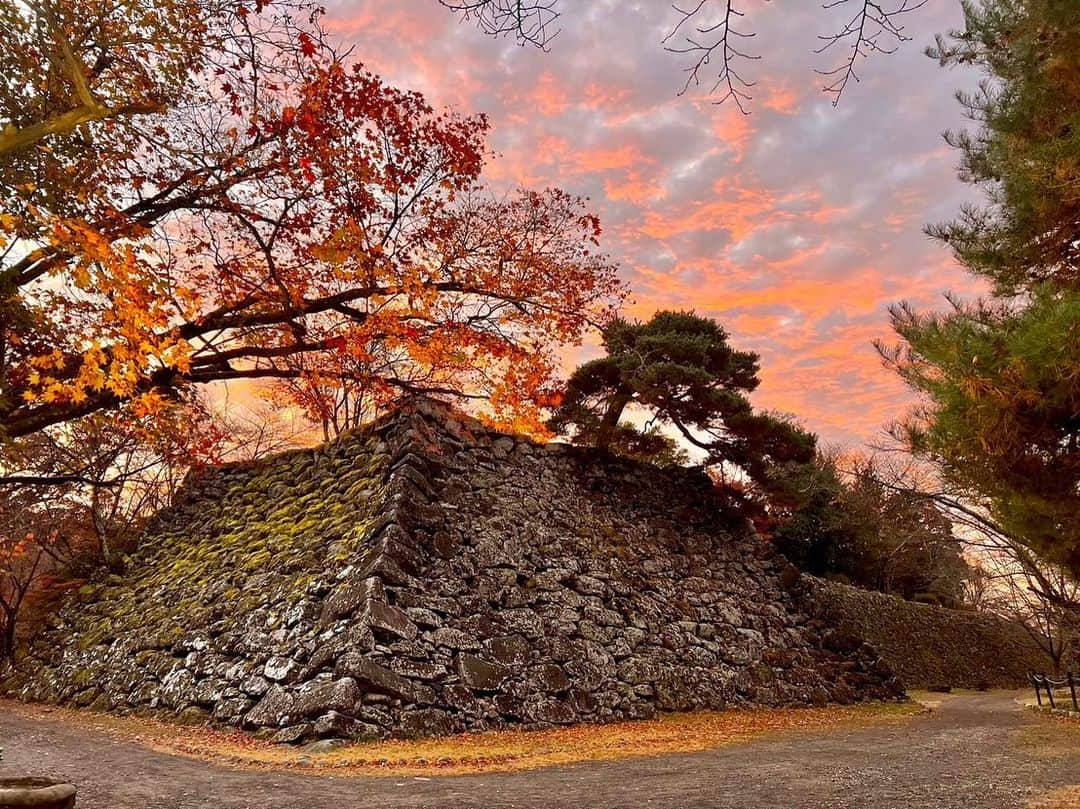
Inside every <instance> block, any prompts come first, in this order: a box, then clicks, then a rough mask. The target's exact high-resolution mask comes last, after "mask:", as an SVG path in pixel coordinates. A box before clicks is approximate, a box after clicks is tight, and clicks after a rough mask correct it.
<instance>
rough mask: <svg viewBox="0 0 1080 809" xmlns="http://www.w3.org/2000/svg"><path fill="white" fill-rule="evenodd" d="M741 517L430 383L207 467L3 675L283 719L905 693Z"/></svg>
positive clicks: (64, 697) (697, 479)
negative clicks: (297, 441) (240, 459)
mask: <svg viewBox="0 0 1080 809" xmlns="http://www.w3.org/2000/svg"><path fill="white" fill-rule="evenodd" d="M729 514H730V511H729V510H728V509H726V507H725V504H724V503H723V502H722V501H721V500H718V495H717V493H716V491H715V489H714V488H713V487H712V486H711V484H710V482H709V481H708V479H707V478H706V476H705V475H704V474H703V473H702V472H701V471H700V470H697V471H694V470H683V469H675V470H661V469H657V468H655V467H650V466H645V465H641V464H635V463H631V462H627V461H623V460H618V459H615V458H612V457H611V456H608V455H604V454H598V453H596V452H595V451H591V450H584V449H579V448H573V447H568V446H565V445H558V444H552V445H537V444H534V443H532V442H531V441H529V440H527V439H523V438H520V437H513V436H507V435H501V434H499V433H494V432H490V431H488V430H486V429H484V428H483V427H481V426H480V425H479V424H478V423H476V422H474V421H471V420H469V419H466V418H464V417H460V416H457V415H455V414H453V413H452V412H451V411H449V410H447V409H446V408H444V407H441V406H436V405H434V404H432V403H421V404H419V405H417V406H414V407H411V408H409V409H406V410H402V411H400V412H398V413H396V414H395V415H394V416H393V417H391V418H389V419H387V420H385V421H383V422H381V423H379V424H377V425H375V426H373V427H371V428H368V429H366V430H363V431H361V432H359V433H357V434H354V435H351V436H348V437H346V438H344V439H342V440H341V441H338V442H336V443H334V444H330V445H328V446H325V447H321V448H319V449H316V450H305V451H301V452H294V453H288V454H286V455H283V456H281V457H279V458H276V459H273V460H270V461H267V462H262V463H259V464H254V465H247V466H235V467H228V468H223V469H219V470H216V471H213V472H211V473H210V474H209V475H207V476H206V477H204V478H203V479H201V480H198V481H193V482H192V484H191V485H190V486H189V487H188V489H187V491H186V493H185V495H184V496H183V497H182V498H181V499H180V501H179V502H178V503H177V504H176V506H175V507H174V508H172V509H171V510H169V511H168V512H166V513H164V514H162V515H161V516H160V517H159V519H158V520H157V521H156V524H155V525H154V526H153V527H152V528H151V530H150V531H149V532H148V533H147V535H146V536H145V537H144V539H143V543H142V546H141V547H142V549H141V551H140V552H139V554H138V556H137V558H136V559H135V561H134V563H133V565H132V566H131V569H130V570H129V572H128V573H127V575H125V576H123V577H120V578H115V577H114V578H111V579H105V580H102V581H98V582H94V583H92V584H91V585H89V586H88V587H87V588H84V590H83V591H82V592H81V593H80V594H79V596H78V601H77V603H72V604H71V605H69V606H68V607H67V608H65V609H64V610H63V611H62V612H61V613H60V615H59V616H58V618H57V619H56V621H54V625H53V626H52V628H51V629H50V630H49V631H48V632H47V633H46V634H45V635H44V636H43V637H41V638H40V639H39V642H38V643H36V644H35V646H34V647H33V649H32V650H31V652H30V654H29V655H28V656H27V657H26V658H25V659H24V661H23V664H22V667H21V671H20V673H19V674H18V675H17V676H16V677H14V678H12V679H11V680H9V681H8V683H7V686H6V687H7V690H8V691H9V692H10V693H15V694H17V695H19V696H21V697H23V698H25V699H33V700H45V701H57V702H66V703H74V704H79V705H90V706H93V707H95V708H99V709H106V710H117V711H152V712H158V713H170V714H174V715H180V716H181V717H182V718H184V719H185V720H192V719H195V720H204V719H205V720H210V721H214V722H217V723H220V724H224V725H234V726H241V727H245V728H249V729H251V730H256V731H260V732H263V733H266V734H268V735H273V736H274V738H276V739H277V740H279V741H301V740H306V739H310V738H313V737H347V738H362V737H381V736H387V735H399V736H409V735H422V734H444V733H451V732H457V731H462V730H483V729H488V728H498V727H502V726H505V725H508V724H520V725H523V726H525V727H546V726H550V725H553V724H562V723H571V722H602V721H611V720H617V719H626V718H638V717H648V716H651V715H653V714H654V713H655V712H656V711H658V710H661V711H664V710H685V709H691V708H704V707H708V708H721V707H724V706H727V705H735V704H760V705H790V704H821V703H824V702H826V701H839V702H851V701H855V700H861V699H868V698H883V697H884V698H888V697H896V696H898V695H900V694H901V693H902V692H901V689H900V686H899V684H898V682H897V681H896V679H895V677H894V676H893V675H892V672H891V670H890V669H889V667H888V666H887V665H886V664H885V663H884V662H883V661H882V660H881V659H880V658H879V656H878V654H877V653H876V652H875V651H874V649H873V648H872V647H870V646H868V645H867V644H865V643H863V642H862V641H861V640H859V639H857V638H854V637H852V636H851V635H849V634H845V633H842V632H837V631H835V630H834V629H833V628H832V627H831V625H830V624H829V622H828V621H827V620H823V619H821V618H818V617H814V616H811V615H809V614H808V613H807V612H806V611H804V609H803V608H802V607H801V606H800V603H799V602H798V601H797V600H796V599H795V598H794V597H793V595H792V594H791V593H789V592H788V591H787V590H785V589H784V587H783V586H782V585H781V575H780V572H781V564H780V560H779V559H777V558H775V557H773V556H771V555H770V551H769V550H768V548H767V546H766V545H764V544H763V543H762V542H761V541H760V540H759V539H758V538H757V537H756V536H755V535H754V534H753V533H752V531H750V530H749V529H748V527H747V526H746V525H745V523H743V522H742V521H740V520H736V519H734V518H732V517H730V516H728V515H729Z"/></svg>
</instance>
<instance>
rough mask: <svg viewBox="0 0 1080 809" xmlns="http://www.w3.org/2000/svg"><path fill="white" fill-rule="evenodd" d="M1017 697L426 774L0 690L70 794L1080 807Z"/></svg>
mask: <svg viewBox="0 0 1080 809" xmlns="http://www.w3.org/2000/svg"><path fill="white" fill-rule="evenodd" d="M1020 697H1021V695H1020V694H1017V693H1010V692H994V693H987V694H963V695H946V696H942V697H941V698H940V701H939V702H938V704H936V705H935V706H934V710H933V711H931V712H930V713H927V714H922V715H917V716H913V717H909V718H906V719H904V720H903V721H897V720H895V718H893V719H889V720H887V721H882V722H875V723H871V724H867V723H862V724H854V725H839V726H838V725H833V726H828V727H823V728H820V729H818V730H807V729H803V730H799V731H793V732H780V733H773V734H769V735H767V736H765V737H761V738H757V739H755V740H753V741H745V742H739V743H737V744H734V745H731V746H726V747H722V748H719V749H715V750H707V751H701V752H695V753H686V754H668V755H661V756H655V757H648V758H635V759H632V760H629V761H621V762H620V761H606V762H593V763H587V764H577V765H571V766H561V767H550V768H544V769H537V770H530V771H526V772H515V773H499V774H494V773H491V774H482V775H468V776H455V777H430V778H428V777H421V778H417V777H406V776H400V777H389V778H387V777H383V778H373V777H348V778H343V777H331V776H327V775H302V774H298V773H296V772H295V771H294V772H285V771H265V770H263V771H238V770H235V769H225V768H222V767H220V766H215V765H213V764H210V763H207V762H204V761H199V760H195V759H191V758H186V757H179V756H172V755H168V754H165V753H161V752H157V751H154V750H152V749H148V748H147V747H145V746H142V745H140V744H138V743H136V742H133V741H118V740H117V739H116V737H115V735H110V734H108V733H105V732H102V731H99V730H93V729H89V728H87V727H85V726H83V725H82V724H80V723H73V722H70V721H65V720H64V718H63V717H62V716H61V715H57V714H48V713H42V712H40V711H34V712H25V711H21V710H11V709H10V707H9V706H4V708H2V709H0V711H2V712H0V745H2V746H3V747H4V748H5V749H4V761H3V762H0V775H14V774H26V773H34V774H49V775H52V776H55V777H60V778H63V779H66V780H69V781H71V782H73V783H75V784H76V785H77V786H78V788H79V807H80V809H147V808H148V807H154V806H168V807H171V808H172V809H210V808H211V807H213V809H256V807H258V809H300V808H301V807H303V809H324V808H325V809H331V807H333V809H339V807H350V809H352V808H355V809H362V807H369V806H370V807H379V809H393V808H394V807H412V808H413V809H420V808H421V807H443V806H447V807H449V806H453V807H484V809H500V808H501V807H569V806H588V807H630V806H633V807H638V806H643V807H645V806H657V807H663V808H664V809H677V808H678V807H724V808H725V809H743V808H744V807H745V809H750V808H751V807H753V809H766V808H768V807H778V808H780V807H782V809H856V808H857V809H897V808H898V807H920V808H923V807H925V808H926V809H931V808H932V809H1010V807H1016V809H1022V808H1024V807H1038V809H1074V808H1076V807H1080V727H1078V726H1077V725H1076V724H1075V723H1066V722H1064V721H1062V720H1055V719H1050V718H1047V717H1043V716H1038V715H1036V714H1034V713H1033V712H1030V711H1026V710H1025V709H1024V708H1023V707H1022V705H1021V704H1020V699H1019V698H1020ZM181 732H182V731H181Z"/></svg>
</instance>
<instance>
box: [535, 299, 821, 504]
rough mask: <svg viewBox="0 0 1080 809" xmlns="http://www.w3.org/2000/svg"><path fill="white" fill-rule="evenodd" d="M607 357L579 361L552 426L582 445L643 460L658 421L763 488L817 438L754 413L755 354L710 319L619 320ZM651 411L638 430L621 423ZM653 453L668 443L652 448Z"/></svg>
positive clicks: (806, 453)
mask: <svg viewBox="0 0 1080 809" xmlns="http://www.w3.org/2000/svg"><path fill="white" fill-rule="evenodd" d="M603 342H604V348H605V349H606V350H607V354H606V355H605V356H603V357H601V358H599V359H595V360H592V361H590V362H586V363H585V364H584V365H582V366H581V367H580V368H578V369H577V370H576V371H575V372H574V373H573V375H572V376H571V377H570V380H569V381H568V383H567V386H566V393H565V396H564V399H563V402H562V405H561V406H560V407H559V409H558V410H557V412H556V413H555V416H554V417H553V419H552V422H551V425H552V427H553V429H555V430H556V431H559V432H566V431H568V429H570V428H572V430H573V432H574V436H575V439H576V440H577V441H578V442H580V443H584V444H592V445H594V446H597V447H600V448H604V449H611V450H613V451H619V450H620V449H622V448H624V447H628V446H630V447H636V451H633V452H629V453H626V454H631V455H635V456H636V457H645V458H648V457H649V455H650V452H649V451H648V446H649V444H651V443H652V442H654V441H655V436H656V433H655V430H654V428H655V426H657V425H659V424H663V425H668V426H670V427H672V428H674V430H675V431H676V432H677V433H678V435H680V436H681V437H682V439H683V440H685V442H686V443H688V444H690V445H692V446H694V447H697V448H698V449H700V450H702V451H704V453H705V454H706V463H709V464H718V463H723V462H727V463H732V464H735V465H737V466H739V467H740V468H742V469H743V470H744V471H745V472H746V473H747V474H748V475H749V476H750V477H751V478H752V479H753V480H754V481H755V482H757V483H758V484H759V485H762V486H764V487H766V488H768V486H769V484H770V481H772V480H775V479H777V476H776V475H775V474H774V471H775V469H776V468H777V467H778V466H779V465H784V464H791V463H806V462H808V461H809V460H810V459H811V458H812V457H813V453H814V438H813V436H811V435H809V434H808V433H805V432H803V431H802V430H800V429H799V428H798V427H796V426H794V425H793V424H790V423H789V422H787V421H785V420H783V419H780V418H777V417H775V416H772V415H768V414H763V413H756V412H754V409H753V407H752V406H751V405H750V402H749V400H748V399H747V394H748V393H750V392H751V391H752V390H754V389H755V388H756V387H757V385H758V376H757V374H758V357H757V355H756V354H754V353H752V352H747V351H736V350H735V349H733V348H732V347H731V346H730V345H728V342H727V334H726V333H725V331H724V329H723V328H722V327H721V326H720V325H719V324H718V323H716V322H715V321H713V320H710V319H708V318H704V317H699V316H698V315H695V314H693V313H690V312H666V311H665V312H657V313H656V314H655V315H653V317H652V319H650V320H649V322H647V323H631V322H629V321H627V320H622V319H617V320H614V321H613V322H612V323H611V324H609V325H608V326H607V327H606V328H605V329H604V333H603ZM632 405H633V406H636V407H639V408H641V409H643V410H646V411H648V412H651V414H652V419H651V421H650V423H649V424H648V425H647V427H646V429H645V430H644V431H642V430H638V429H637V428H635V427H634V426H633V425H632V424H629V423H623V422H622V417H623V415H624V413H625V411H626V409H627V408H628V407H630V406H632ZM657 450H658V451H663V452H670V447H665V446H663V445H662V442H661V444H658V445H657Z"/></svg>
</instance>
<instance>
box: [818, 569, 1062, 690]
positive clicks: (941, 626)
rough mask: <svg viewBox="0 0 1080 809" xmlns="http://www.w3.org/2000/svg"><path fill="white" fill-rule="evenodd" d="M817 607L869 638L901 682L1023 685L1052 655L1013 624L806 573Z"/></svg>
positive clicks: (1045, 667) (923, 685)
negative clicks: (919, 602) (859, 587)
mask: <svg viewBox="0 0 1080 809" xmlns="http://www.w3.org/2000/svg"><path fill="white" fill-rule="evenodd" d="M807 584H808V586H809V588H810V589H811V590H812V592H813V595H812V601H813V602H814V603H815V605H816V611H817V613H818V614H819V615H820V616H821V617H823V618H825V619H826V620H828V621H830V622H832V623H835V624H836V625H838V626H839V627H841V629H842V631H846V632H850V633H852V634H855V635H858V636H860V637H862V638H865V639H866V640H867V641H869V642H870V643H871V644H872V645H873V646H874V648H876V649H877V650H878V651H879V652H880V653H881V655H882V657H883V658H884V659H885V660H886V661H888V663H889V666H890V667H891V668H892V669H893V670H894V671H895V672H896V673H897V675H898V676H899V677H900V679H901V680H902V681H903V683H904V685H905V686H906V687H908V688H931V687H939V686H950V687H953V688H985V687H991V688H1024V687H1026V686H1027V685H1028V680H1027V674H1028V672H1030V671H1053V661H1052V660H1051V659H1050V657H1049V656H1048V655H1046V654H1045V653H1044V652H1043V651H1042V650H1041V649H1040V648H1039V646H1038V644H1036V643H1035V641H1034V640H1033V639H1032V638H1031V636H1030V635H1029V634H1028V633H1027V632H1026V631H1025V630H1024V628H1023V627H1022V626H1020V625H1019V624H1016V623H1013V622H1011V621H1006V620H1004V619H1002V618H999V617H997V616H995V615H988V614H986V613H980V612H972V611H965V610H950V609H945V608H944V607H937V606H934V605H931V604H917V603H915V602H912V601H905V600H903V599H901V598H896V597H894V596H889V595H885V594H884V593H874V592H869V591H866V590H859V589H857V588H854V587H848V586H846V585H843V584H837V583H835V582H827V581H822V580H821V579H813V578H809V577H807Z"/></svg>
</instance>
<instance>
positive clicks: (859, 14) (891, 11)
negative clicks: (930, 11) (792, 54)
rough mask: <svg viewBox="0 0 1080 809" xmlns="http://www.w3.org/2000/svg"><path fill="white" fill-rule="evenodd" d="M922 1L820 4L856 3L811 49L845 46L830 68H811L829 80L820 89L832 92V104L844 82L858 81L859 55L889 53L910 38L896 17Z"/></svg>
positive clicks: (841, 2)
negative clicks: (839, 59)
mask: <svg viewBox="0 0 1080 809" xmlns="http://www.w3.org/2000/svg"><path fill="white" fill-rule="evenodd" d="M926 2H927V0H898V5H896V6H895V7H892V8H888V9H886V8H885V7H884V6H883V5H882V4H881V3H878V2H876V1H875V0H830V1H829V2H826V3H825V4H824V5H823V6H822V8H824V9H826V10H831V9H834V8H840V7H848V4H849V3H855V4H856V5H857V7H858V10H857V11H856V12H855V14H854V15H853V16H852V17H851V18H850V19H849V20H848V21H847V22H846V23H844V25H843V26H842V27H841V28H840V30H839V31H836V32H835V33H832V34H826V35H823V36H819V37H818V39H820V40H822V41H823V42H824V44H823V45H822V46H821V47H820V48H817V49H816V50H815V51H814V53H825V52H826V51H829V50H830V49H833V48H835V47H838V46H843V45H846V46H847V48H848V51H847V56H846V57H845V58H844V60H843V61H842V62H841V63H840V64H839V65H837V66H836V67H834V68H832V69H831V70H817V71H815V72H816V73H818V74H820V75H822V76H825V77H826V79H827V80H828V81H829V84H827V85H826V86H825V87H823V88H822V89H823V90H824V91H825V92H826V93H828V94H830V95H832V96H833V102H832V103H833V106H834V107H835V106H836V105H837V104H839V103H840V97H841V96H842V95H843V94H844V90H845V88H846V87H847V85H848V82H849V81H851V80H852V79H854V80H855V82H856V83H858V82H859V76H858V74H857V73H856V72H855V66H856V64H857V63H858V61H859V60H860V59H866V58H867V57H869V56H870V55H871V54H874V53H884V54H889V53H893V52H894V51H895V50H896V49H897V47H898V46H899V45H900V43H902V42H907V41H908V40H909V39H911V37H909V36H907V35H906V34H905V33H904V26H903V25H901V24H900V19H901V18H902V17H903V15H905V14H909V13H911V12H912V11H915V10H917V9H919V8H922V7H923V6H924V5H926Z"/></svg>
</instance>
